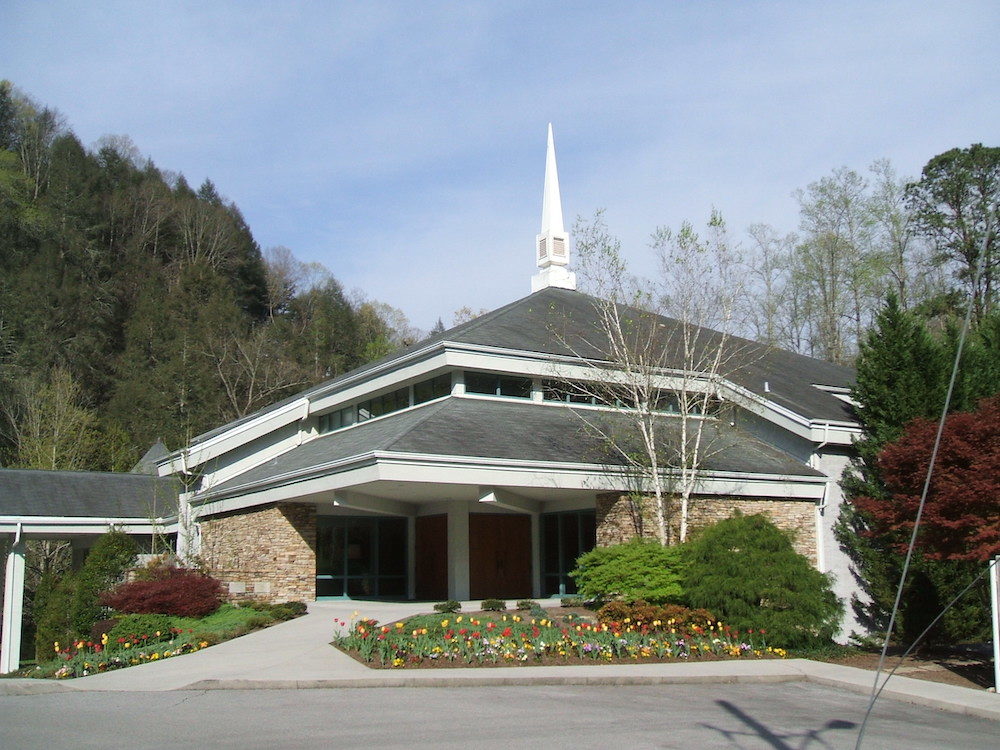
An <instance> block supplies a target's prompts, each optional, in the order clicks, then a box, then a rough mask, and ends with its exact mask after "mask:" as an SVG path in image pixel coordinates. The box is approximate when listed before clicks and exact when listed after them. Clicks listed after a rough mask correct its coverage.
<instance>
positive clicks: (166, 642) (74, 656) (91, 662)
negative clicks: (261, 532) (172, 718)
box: [10, 602, 306, 679]
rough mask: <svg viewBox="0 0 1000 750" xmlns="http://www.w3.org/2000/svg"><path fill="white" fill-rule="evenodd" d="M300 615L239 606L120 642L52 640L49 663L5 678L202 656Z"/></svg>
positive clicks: (295, 607) (292, 605)
mask: <svg viewBox="0 0 1000 750" xmlns="http://www.w3.org/2000/svg"><path fill="white" fill-rule="evenodd" d="M305 611H306V605H305V604H302V603H300V602H287V603H284V604H276V605H264V604H248V605H246V606H243V607H237V606H233V605H231V604H224V605H222V606H221V607H220V608H219V609H218V610H216V611H215V612H213V613H212V614H210V615H208V616H206V617H199V618H194V617H165V616H164V617H163V619H164V620H166V622H165V623H164V625H163V627H161V628H158V629H155V630H154V628H153V627H152V626H150V627H143V629H142V630H140V631H138V632H134V633H133V632H130V631H129V630H124V631H121V630H119V631H118V632H123V633H124V635H123V637H115V636H113V635H111V634H109V633H105V634H104V635H103V636H102V637H101V638H100V639H99V640H97V641H96V642H95V641H91V640H84V639H79V640H73V641H71V642H70V643H68V644H66V643H60V642H59V641H56V642H55V643H54V644H53V651H54V654H53V656H54V658H53V659H52V660H50V661H45V662H44V663H42V664H39V665H37V666H32V667H25V668H23V669H21V670H18V671H17V672H14V673H12V674H11V675H10V676H17V677H37V678H48V677H55V678H58V679H67V678H71V677H86V676H87V675H92V674H98V673H100V672H110V671H112V670H115V669H122V668H124V667H132V666H135V665H137V664H146V663H148V662H151V661H160V660H161V659H169V658H171V657H173V656H180V655H182V654H191V653H194V652H195V651H201V650H202V649H203V648H208V647H209V646H211V645H214V644H216V643H220V642H222V641H225V640H229V639H230V638H236V637H238V636H241V635H244V634H246V633H249V632H252V631H254V630H257V629H259V628H263V627H268V626H269V625H273V624H275V623H277V622H281V621H284V620H288V619H292V618H294V617H297V616H299V615H301V614H303V613H304V612H305ZM140 617H142V616H140ZM155 617H161V616H160V615H156V616H155ZM126 622H127V620H126ZM171 626H172V627H171ZM127 627H128V628H131V627H133V625H131V624H130V625H128V626H127ZM95 637H96V636H95Z"/></svg>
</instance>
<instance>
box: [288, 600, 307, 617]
mask: <svg viewBox="0 0 1000 750" xmlns="http://www.w3.org/2000/svg"><path fill="white" fill-rule="evenodd" d="M281 606H282V607H287V608H288V609H290V610H291V611H292V612H294V613H295V615H296V616H298V615H304V614H305V613H306V612H307V611H308V610H309V605H308V604H306V603H305V602H299V601H293V602H282V603H281Z"/></svg>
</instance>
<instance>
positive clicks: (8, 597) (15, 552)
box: [0, 525, 24, 674]
mask: <svg viewBox="0 0 1000 750" xmlns="http://www.w3.org/2000/svg"><path fill="white" fill-rule="evenodd" d="M23 616H24V542H23V541H21V529H20V525H19V526H18V530H17V534H15V535H14V546H13V547H11V549H10V552H9V553H8V554H7V566H6V573H5V575H4V589H3V630H2V632H0V674H7V673H8V672H13V671H14V670H15V669H17V668H18V667H19V666H20V665H21V620H22V618H23Z"/></svg>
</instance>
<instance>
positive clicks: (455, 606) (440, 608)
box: [434, 599, 462, 614]
mask: <svg viewBox="0 0 1000 750" xmlns="http://www.w3.org/2000/svg"><path fill="white" fill-rule="evenodd" d="M461 609H462V603H461V602H456V601H455V600H454V599H449V600H448V601H446V602H441V603H439V604H435V605H434V611H435V612H440V613H441V614H446V613H448V612H458V611H460V610H461Z"/></svg>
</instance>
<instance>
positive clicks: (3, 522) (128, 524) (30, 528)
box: [0, 516, 177, 534]
mask: <svg viewBox="0 0 1000 750" xmlns="http://www.w3.org/2000/svg"><path fill="white" fill-rule="evenodd" d="M18 525H20V526H21V528H22V530H23V532H24V533H25V534H74V533H76V534H94V533H101V532H102V530H106V529H108V528H109V527H112V526H113V527H115V528H116V529H121V530H122V531H124V532H126V533H131V534H154V533H157V532H165V533H170V532H172V531H176V530H177V520H176V519H171V520H164V519H156V520H150V519H149V518H122V517H110V518H108V517H98V516H0V532H3V533H14V531H15V530H16V529H17V526H18Z"/></svg>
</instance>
